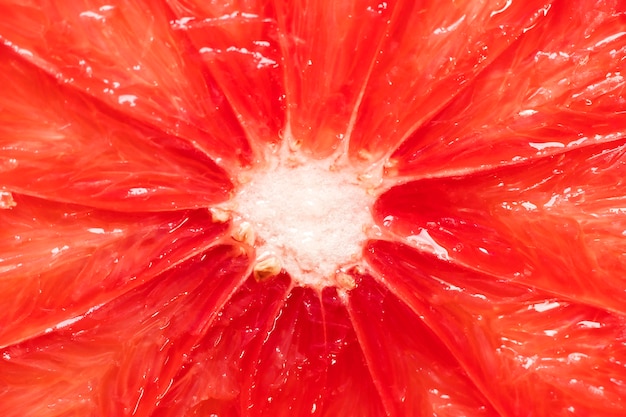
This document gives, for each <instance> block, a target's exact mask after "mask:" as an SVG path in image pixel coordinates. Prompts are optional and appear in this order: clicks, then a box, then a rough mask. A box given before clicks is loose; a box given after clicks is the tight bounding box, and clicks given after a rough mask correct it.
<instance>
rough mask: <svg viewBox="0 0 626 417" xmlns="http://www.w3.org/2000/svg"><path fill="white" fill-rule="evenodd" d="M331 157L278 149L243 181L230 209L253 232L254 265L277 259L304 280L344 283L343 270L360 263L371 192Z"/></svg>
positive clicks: (322, 284)
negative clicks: (299, 157)
mask: <svg viewBox="0 0 626 417" xmlns="http://www.w3.org/2000/svg"><path fill="white" fill-rule="evenodd" d="M332 162H333V161H332V160H331V159H328V160H321V161H317V160H312V159H308V160H306V161H304V162H300V163H298V162H295V159H294V158H291V157H286V156H285V153H282V157H277V158H276V160H275V161H273V163H270V164H268V167H267V168H266V169H264V170H262V171H261V172H254V175H251V178H250V179H249V180H248V181H247V182H246V181H244V183H243V184H242V186H241V187H240V190H239V192H238V193H237V195H236V196H235V198H234V201H233V203H234V207H233V209H234V211H235V212H236V215H237V216H239V217H240V221H241V224H243V225H244V226H245V228H246V229H247V230H249V236H254V237H253V239H254V245H255V247H256V253H257V265H259V262H263V261H264V260H267V259H270V260H274V261H277V265H279V268H282V269H283V270H285V271H286V272H288V273H289V274H290V275H291V277H292V279H293V280H294V281H295V282H296V283H297V284H299V285H303V286H310V287H314V288H323V287H325V286H328V285H335V286H343V287H346V286H349V284H348V283H347V282H346V279H347V277H346V275H345V274H342V272H345V271H346V270H347V269H348V268H350V267H352V266H355V265H357V264H358V263H359V262H358V261H359V260H360V258H361V251H362V248H363V243H364V241H365V239H366V230H367V228H368V227H369V226H370V225H371V224H372V216H371V213H370V208H371V206H372V203H373V201H374V198H373V196H372V193H368V189H367V186H366V185H365V184H361V183H360V182H359V181H358V179H357V175H356V173H355V172H353V170H350V169H349V168H347V169H337V168H335V167H334V166H333V165H332ZM246 233H248V232H246ZM348 282H349V278H348Z"/></svg>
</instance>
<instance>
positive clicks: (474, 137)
mask: <svg viewBox="0 0 626 417" xmlns="http://www.w3.org/2000/svg"><path fill="white" fill-rule="evenodd" d="M623 8H624V4H623V2H619V1H611V0H609V1H595V0H594V1H591V0H589V1H582V2H576V3H573V2H565V1H560V2H555V3H554V5H553V7H551V8H550V11H549V12H548V14H547V16H546V18H545V19H543V21H542V22H539V23H538V24H537V26H536V27H535V28H533V30H530V31H528V32H527V33H524V34H523V35H522V36H521V37H520V39H519V40H518V41H517V42H516V43H514V44H513V45H512V46H511V47H509V48H508V49H507V50H506V52H504V53H503V54H502V56H500V57H499V58H498V59H496V60H495V61H494V62H493V64H492V65H490V66H489V67H487V68H486V69H485V70H484V71H483V72H482V73H481V74H480V75H479V76H478V77H477V79H476V80H475V81H474V82H472V83H471V84H470V85H469V86H468V87H467V89H465V90H464V91H462V92H461V93H460V94H459V95H458V96H457V97H456V98H455V99H454V100H453V101H452V103H451V104H450V105H449V106H447V107H446V108H445V109H443V110H442V111H441V112H440V113H439V114H437V115H436V117H434V119H433V120H431V121H430V122H428V123H427V124H425V125H423V126H422V127H421V128H420V129H418V130H417V131H416V132H415V133H414V134H413V135H412V136H411V137H410V138H409V139H408V140H407V141H406V142H405V143H404V144H403V145H402V146H401V147H400V148H399V149H398V150H397V151H396V152H395V153H394V155H393V156H392V159H393V160H394V162H395V166H394V167H393V169H392V170H390V171H389V175H392V176H393V175H406V176H420V177H423V176H442V175H451V174H459V173H465V172H470V171H476V170H482V169H486V168H490V167H494V166H498V165H503V164H514V163H520V162H522V161H527V160H530V159H533V158H537V157H542V156H546V155H551V154H556V153H563V152H565V151H567V150H568V149H571V148H573V147H579V146H588V145H591V144H594V143H599V142H610V141H615V140H619V139H623V138H624V137H626V117H624V113H625V112H626V101H625V100H624V91H625V88H626V79H625V78H624V73H623V69H624V56H625V55H626V32H624V28H625V27H626V11H625V10H623Z"/></svg>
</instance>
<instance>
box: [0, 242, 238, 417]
mask: <svg viewBox="0 0 626 417" xmlns="http://www.w3.org/2000/svg"><path fill="white" fill-rule="evenodd" d="M247 268H248V258H247V257H246V256H245V255H243V254H242V252H241V248H239V247H232V246H216V247H214V248H212V249H209V250H207V251H205V252H204V253H202V254H199V255H197V256H196V257H194V258H193V259H191V260H189V261H187V262H186V263H184V264H182V265H179V266H177V267H175V268H172V269H171V270H169V271H167V272H165V273H164V274H162V275H161V276H159V277H158V278H157V279H154V280H152V281H150V282H149V283H146V284H144V285H142V286H140V287H137V288H135V289H134V290H131V291H129V292H127V293H126V294H124V295H122V296H120V297H118V298H117V299H115V300H113V301H111V302H109V303H108V304H107V305H106V306H103V307H102V308H101V309H99V310H96V311H94V312H92V313H90V314H88V315H86V316H85V317H84V318H82V319H81V320H79V321H77V322H76V323H74V324H70V325H68V326H66V327H63V328H60V329H57V330H56V331H54V332H51V333H49V334H45V335H42V336H40V337H38V338H34V339H32V340H28V341H25V342H23V343H21V344H17V345H14V346H10V347H8V348H5V349H3V350H2V360H0V370H1V371H0V387H2V388H3V389H2V390H0V397H1V398H2V401H0V411H2V415H4V416H7V417H9V416H11V417H14V416H15V417H17V416H24V415H37V416H45V415H48V416H57V415H76V416H78V415H102V416H113V415H118V416H119V415H133V416H148V415H153V414H152V413H153V412H154V411H155V407H156V406H157V405H158V404H159V403H160V402H161V400H162V398H163V397H164V396H165V395H166V394H167V392H168V390H169V389H172V387H174V384H173V382H172V378H174V377H175V376H176V375H177V374H178V373H179V372H181V370H184V369H186V368H187V367H189V366H192V363H191V362H190V360H189V356H190V355H191V354H193V351H194V349H195V348H197V346H196V343H197V342H198V341H199V340H200V339H201V338H202V337H203V335H204V334H206V332H207V330H208V328H210V326H211V325H212V324H213V322H214V321H215V320H216V317H217V314H216V313H217V312H218V311H220V309H221V307H222V305H223V304H224V303H225V302H226V301H227V300H228V299H229V298H230V297H231V294H232V292H233V290H234V289H235V288H237V287H238V286H239V285H240V284H241V280H242V279H241V277H242V276H244V274H245V272H246V270H247ZM120 323H124V325H123V326H120ZM227 343H228V342H227ZM229 347H230V348H232V347H233V346H232V345H229ZM208 375H209V376H211V375H212V374H211V373H209V374H208ZM34 384H35V385H36V386H38V387H39V388H34V387H35V385H34ZM7 387H10V388H11V389H10V390H8V389H6V388H7ZM42 387H45V389H42ZM221 388H222V389H223V387H221ZM174 400H175V401H179V400H180V398H176V399H174ZM185 400H189V399H188V398H185Z"/></svg>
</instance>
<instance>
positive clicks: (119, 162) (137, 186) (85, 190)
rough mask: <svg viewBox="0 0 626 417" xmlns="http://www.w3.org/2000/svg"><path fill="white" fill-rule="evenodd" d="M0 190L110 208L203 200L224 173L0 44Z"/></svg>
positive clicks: (217, 195)
mask: <svg viewBox="0 0 626 417" xmlns="http://www.w3.org/2000/svg"><path fill="white" fill-rule="evenodd" d="M0 83H1V84H2V85H3V94H2V95H0V108H2V112H0V150H1V151H2V152H1V154H0V182H1V183H2V187H1V188H2V189H5V190H7V191H13V192H19V193H23V194H29V195H33V196H38V197H44V198H46V199H48V200H51V201H65V202H72V203H79V204H87V205H90V206H93V207H99V208H106V209H115V210H118V211H156V210H163V209H166V210H172V209H182V208H191V207H199V206H207V205H208V204H210V203H215V202H219V201H223V200H224V199H226V198H227V197H228V195H229V191H230V190H231V189H232V183H231V182H230V179H229V178H228V176H227V174H226V173H225V172H224V171H223V170H222V169H221V168H219V167H217V166H216V165H215V163H214V162H212V161H211V160H210V159H208V158H207V157H206V156H204V155H203V154H201V153H200V152H198V151H197V150H195V149H193V148H192V147H191V146H190V145H189V144H188V143H186V142H184V141H183V140H181V139H179V138H176V137H171V136H168V135H166V134H164V133H162V132H159V131H157V130H155V129H153V128H149V127H146V126H143V125H141V124H139V123H134V122H133V121H132V120H129V119H128V118H127V117H125V116H122V115H120V114H119V113H116V112H111V111H109V110H108V109H106V108H103V107H104V106H103V105H101V104H100V103H98V102H96V101H94V100H93V99H91V98H90V97H89V96H86V95H84V94H82V93H79V92H77V91H74V90H73V89H70V88H68V87H67V86H59V85H58V84H57V83H56V82H55V80H54V79H53V78H52V77H50V76H48V75H47V74H45V73H44V72H42V71H41V70H39V69H37V68H36V67H34V66H33V65H30V64H28V63H27V62H25V61H24V60H23V59H21V58H20V57H18V56H16V55H15V54H14V53H12V52H10V51H9V50H8V49H7V48H4V47H2V46H0Z"/></svg>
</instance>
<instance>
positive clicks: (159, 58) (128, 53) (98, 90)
mask: <svg viewBox="0 0 626 417" xmlns="http://www.w3.org/2000/svg"><path fill="white" fill-rule="evenodd" d="M169 13H171V11H170V10H169V8H167V7H166V6H165V4H164V3H161V2H149V3H148V4H145V3H143V2H128V1H124V0H106V1H104V0H102V1H99V0H82V1H76V2H61V3H60V2H55V1H52V0H36V1H30V2H28V3H24V2H23V1H21V0H19V1H13V0H2V1H1V2H0V15H1V16H2V19H0V41H1V42H3V43H4V44H5V45H7V46H10V47H11V48H13V49H14V50H15V51H17V52H19V53H20V55H21V56H22V57H23V58H24V59H26V60H28V61H30V62H32V63H34V64H35V65H37V66H38V67H40V68H41V69H43V70H44V71H47V72H48V73H50V74H51V75H52V76H54V77H55V78H57V79H58V80H59V81H60V82H62V83H66V84H68V85H70V86H73V87H74V88H76V89H78V90H80V91H83V92H85V93H87V94H89V95H91V96H93V97H94V98H96V99H97V100H99V101H101V102H102V103H104V104H106V105H107V106H110V107H111V108H113V109H116V110H119V111H122V112H124V113H125V114H126V115H127V116H128V117H132V118H134V119H136V120H139V121H142V122H145V123H147V124H149V125H151V126H154V127H155V128H157V129H159V130H161V131H163V132H166V133H168V134H171V135H173V136H178V137H182V138H184V139H186V140H187V141H188V143H190V144H192V145H193V146H194V147H195V148H197V149H200V150H201V151H202V152H204V153H206V154H207V155H210V156H211V157H212V158H214V159H217V160H221V162H222V163H223V164H229V163H239V162H243V163H247V162H249V161H250V159H251V156H252V155H251V151H250V147H249V145H248V142H247V140H246V138H245V136H244V132H243V130H242V129H241V126H240V124H239V122H238V120H237V117H236V115H235V113H234V112H233V110H232V108H231V107H230V105H229V103H228V101H227V99H226V97H225V96H224V95H223V93H222V92H221V91H220V89H219V86H218V85H217V84H216V82H215V80H214V79H213V78H211V77H210V75H209V74H208V73H207V72H206V71H205V70H204V69H203V68H202V66H201V65H198V62H201V61H200V59H199V58H197V59H196V60H195V61H193V60H192V58H193V57H192V56H191V55H190V54H191V51H192V48H190V47H189V45H188V43H187V42H186V38H185V37H184V36H182V34H179V33H177V32H174V31H172V30H171V29H170V25H169V20H170V18H171V17H172V16H170V15H169ZM133 97H135V98H133Z"/></svg>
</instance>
